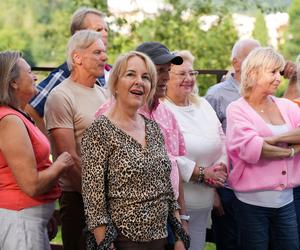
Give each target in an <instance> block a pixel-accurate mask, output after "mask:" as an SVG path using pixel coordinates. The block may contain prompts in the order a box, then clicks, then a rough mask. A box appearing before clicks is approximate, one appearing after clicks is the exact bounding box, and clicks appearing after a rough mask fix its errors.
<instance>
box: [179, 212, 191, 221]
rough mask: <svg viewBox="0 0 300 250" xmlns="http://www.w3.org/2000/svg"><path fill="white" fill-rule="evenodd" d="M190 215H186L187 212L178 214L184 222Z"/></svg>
mask: <svg viewBox="0 0 300 250" xmlns="http://www.w3.org/2000/svg"><path fill="white" fill-rule="evenodd" d="M190 218H191V216H189V215H187V214H181V215H180V219H181V220H185V221H186V222H189V220H190Z"/></svg>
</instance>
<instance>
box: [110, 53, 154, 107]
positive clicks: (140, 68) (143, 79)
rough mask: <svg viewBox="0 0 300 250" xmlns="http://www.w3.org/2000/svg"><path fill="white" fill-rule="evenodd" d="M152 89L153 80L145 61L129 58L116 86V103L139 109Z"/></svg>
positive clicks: (135, 57)
mask: <svg viewBox="0 0 300 250" xmlns="http://www.w3.org/2000/svg"><path fill="white" fill-rule="evenodd" d="M150 88H151V79H150V75H149V72H148V71H147V67H146V64H145V61H144V60H143V59H142V58H140V57H138V56H133V57H131V58H129V59H128V61H127V67H126V69H125V71H124V73H123V74H122V75H121V77H120V78H119V80H118V82H117V85H116V89H115V97H116V101H117V102H119V103H121V104H122V105H125V106H130V107H134V108H136V109H138V108H140V107H142V106H143V105H144V104H145V102H146V100H147V97H148V95H149V92H150Z"/></svg>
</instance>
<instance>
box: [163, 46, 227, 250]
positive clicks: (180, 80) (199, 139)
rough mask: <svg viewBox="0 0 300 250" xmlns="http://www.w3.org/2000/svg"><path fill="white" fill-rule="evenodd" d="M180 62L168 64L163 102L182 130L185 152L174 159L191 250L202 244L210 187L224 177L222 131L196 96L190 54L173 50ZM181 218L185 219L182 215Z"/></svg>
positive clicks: (211, 198) (212, 113) (210, 202)
mask: <svg viewBox="0 0 300 250" xmlns="http://www.w3.org/2000/svg"><path fill="white" fill-rule="evenodd" d="M177 54H178V55H180V56H181V57H182V58H183V63H182V64H181V65H172V67H171V71H170V80H169V81H168V85H167V86H168V89H167V95H166V98H165V99H164V103H165V104H166V105H167V106H168V107H169V108H170V109H171V111H173V113H174V115H175V117H176V119H177V122H178V124H179V126H180V128H181V130H182V133H183V136H184V140H185V144H186V150H187V154H186V156H184V157H179V158H178V159H177V161H178V166H179V169H180V172H181V175H182V178H183V180H184V181H185V183H184V196H185V201H186V207H187V211H188V213H189V216H190V221H189V233H190V236H191V247H190V249H191V250H202V249H204V246H205V236H206V226H207V221H208V218H209V216H210V212H211V209H212V206H213V201H214V188H213V187H220V186H223V185H224V182H225V181H226V178H227V173H226V165H227V157H226V153H225V142H224V134H223V132H222V128H221V124H220V122H219V120H218V118H217V116H216V114H215V111H214V110H213V108H212V107H211V106H210V104H209V103H208V102H207V101H206V100H205V99H204V98H202V97H199V96H198V93H197V92H198V91H196V90H197V87H196V85H195V83H196V76H197V74H198V72H197V71H194V70H193V62H194V56H193V55H192V54H191V53H190V52H189V51H180V52H177ZM183 218H187V217H186V216H183Z"/></svg>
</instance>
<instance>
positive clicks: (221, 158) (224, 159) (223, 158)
mask: <svg viewBox="0 0 300 250" xmlns="http://www.w3.org/2000/svg"><path fill="white" fill-rule="evenodd" d="M219 134H220V137H221V143H222V155H221V156H220V158H219V159H218V160H217V163H219V162H223V163H224V164H226V166H227V167H228V159H227V151H226V137H225V134H224V132H223V129H222V125H221V123H220V124H219Z"/></svg>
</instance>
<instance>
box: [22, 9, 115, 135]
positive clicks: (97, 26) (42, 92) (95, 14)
mask: <svg viewBox="0 0 300 250" xmlns="http://www.w3.org/2000/svg"><path fill="white" fill-rule="evenodd" d="M86 29H87V30H94V31H96V32H99V33H100V34H101V39H102V41H103V43H104V46H105V47H106V46H107V37H108V26H107V23H106V21H105V14H103V13H102V12H100V11H98V10H96V9H92V8H85V7H84V8H80V9H78V10H77V11H76V12H75V13H74V14H73V16H72V21H71V24H70V32H71V35H74V34H75V33H76V32H77V31H79V30H86ZM110 68H111V67H110V66H109V65H108V64H106V65H105V69H104V72H103V73H102V75H100V76H99V77H98V78H97V79H96V84H98V85H99V86H105V85H106V82H107V80H108V76H109V70H110ZM69 76H70V70H69V68H68V66H67V63H66V62H64V63H63V64H62V65H60V66H59V67H58V68H56V69H55V70H54V71H52V72H51V73H50V74H49V76H48V77H47V78H46V79H44V80H43V81H41V82H40V83H39V84H38V86H37V88H38V94H37V95H36V96H35V97H34V98H33V99H31V101H30V103H29V105H27V106H26V112H27V113H28V114H29V115H30V116H31V117H32V118H33V119H34V120H35V122H36V124H37V126H38V127H39V128H40V130H41V131H43V132H44V134H47V131H46V129H45V124H44V120H43V117H44V108H45V103H46V100H47V97H48V95H49V93H50V92H51V91H52V89H53V88H55V87H56V86H57V85H59V84H60V83H61V82H62V81H63V80H65V79H66V78H67V77H69Z"/></svg>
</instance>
